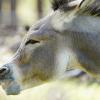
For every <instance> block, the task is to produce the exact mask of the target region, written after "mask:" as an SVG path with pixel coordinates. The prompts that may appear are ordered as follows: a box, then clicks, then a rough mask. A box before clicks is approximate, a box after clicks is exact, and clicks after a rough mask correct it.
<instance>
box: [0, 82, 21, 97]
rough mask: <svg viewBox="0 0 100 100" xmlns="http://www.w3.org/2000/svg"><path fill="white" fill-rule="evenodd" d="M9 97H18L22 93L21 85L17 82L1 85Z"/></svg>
mask: <svg viewBox="0 0 100 100" xmlns="http://www.w3.org/2000/svg"><path fill="white" fill-rule="evenodd" d="M1 86H2V88H3V89H4V91H5V92H6V94H7V95H18V94H19V93H20V91H21V88H20V85H19V84H18V83H17V82H15V81H5V82H2V83H1Z"/></svg>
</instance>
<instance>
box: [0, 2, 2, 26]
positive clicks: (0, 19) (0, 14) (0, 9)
mask: <svg viewBox="0 0 100 100" xmlns="http://www.w3.org/2000/svg"><path fill="white" fill-rule="evenodd" d="M0 24H2V0H0Z"/></svg>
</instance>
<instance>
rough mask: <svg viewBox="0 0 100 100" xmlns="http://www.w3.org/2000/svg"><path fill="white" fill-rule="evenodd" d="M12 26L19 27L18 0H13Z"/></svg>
mask: <svg viewBox="0 0 100 100" xmlns="http://www.w3.org/2000/svg"><path fill="white" fill-rule="evenodd" d="M11 26H12V27H13V28H15V29H16V27H17V16H16V0H11Z"/></svg>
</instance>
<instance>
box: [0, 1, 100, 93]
mask: <svg viewBox="0 0 100 100" xmlns="http://www.w3.org/2000/svg"><path fill="white" fill-rule="evenodd" d="M52 6H53V7H52V8H53V12H52V13H51V14H50V15H48V16H46V17H45V18H43V19H41V20H40V21H39V22H37V23H36V25H34V26H32V27H31V28H30V30H29V32H28V33H27V34H26V35H25V37H24V39H23V41H22V43H21V45H20V47H19V49H18V51H17V52H16V54H15V55H14V56H13V57H12V59H11V60H10V61H9V62H8V63H7V64H5V65H3V66H2V67H1V68H0V82H1V85H2V87H3V89H4V90H5V91H6V93H7V94H8V95H17V94H19V93H20V91H22V90H24V89H27V88H31V87H33V86H36V85H39V84H42V83H44V82H47V81H50V80H53V79H60V78H62V77H63V76H64V75H65V74H66V73H67V70H69V69H81V70H83V71H85V72H87V73H89V74H90V75H92V76H93V77H95V78H98V79H99V78H100V44H99V43H100V27H99V25H100V1H99V0H54V1H53V3H52Z"/></svg>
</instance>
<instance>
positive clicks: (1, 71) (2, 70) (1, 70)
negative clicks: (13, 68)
mask: <svg viewBox="0 0 100 100" xmlns="http://www.w3.org/2000/svg"><path fill="white" fill-rule="evenodd" d="M7 73H9V69H8V68H7V67H2V68H0V76H3V75H5V74H7Z"/></svg>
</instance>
